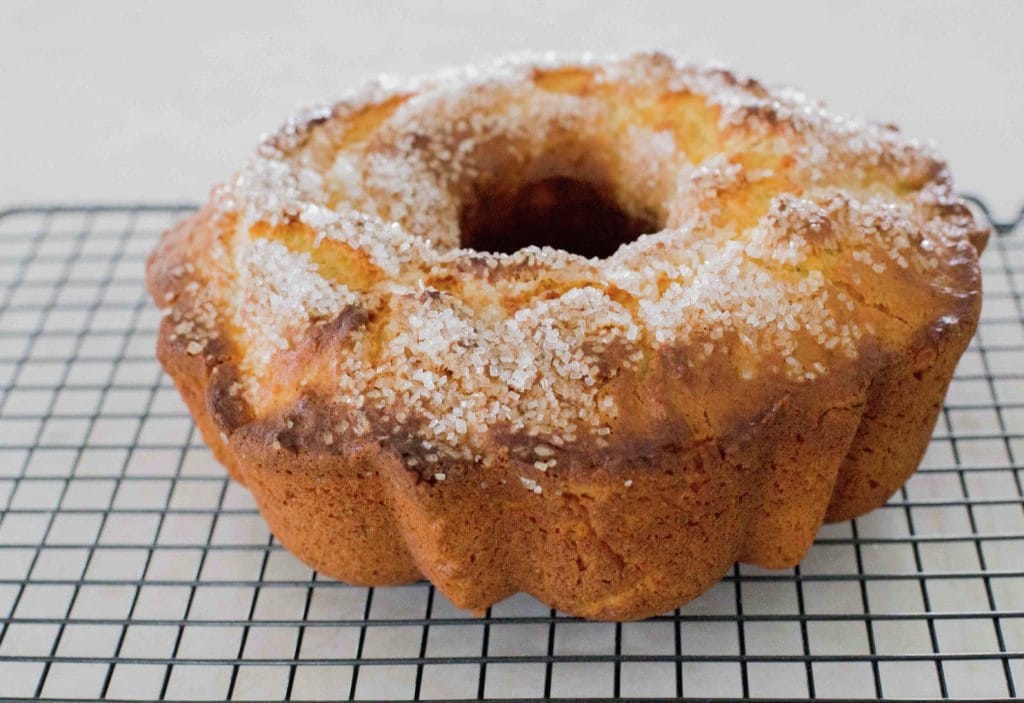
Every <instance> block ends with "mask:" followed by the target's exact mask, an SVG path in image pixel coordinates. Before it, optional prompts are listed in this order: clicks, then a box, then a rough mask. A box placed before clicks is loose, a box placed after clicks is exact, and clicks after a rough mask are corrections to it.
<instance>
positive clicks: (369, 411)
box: [175, 54, 976, 493]
mask: <svg viewBox="0 0 1024 703" xmlns="http://www.w3.org/2000/svg"><path fill="white" fill-rule="evenodd" d="M550 175H567V176H571V177H577V178H580V179H583V180H589V181H598V182H600V184H601V185H602V186H603V187H605V188H606V189H607V190H608V191H609V192H611V193H612V194H613V196H614V198H615V199H616V201H617V202H618V203H619V205H620V206H621V207H622V209H623V210H624V211H626V212H629V213H639V214H643V215H644V216H645V217H653V218H656V219H657V220H659V222H660V224H661V227H662V228H661V230H660V231H658V232H656V233H652V234H647V235H643V236H641V237H639V238H638V239H637V240H636V241H633V242H631V243H628V244H624V245H623V246H622V247H621V248H620V249H619V250H618V251H617V252H616V253H615V254H614V255H612V256H610V257H608V258H605V259H587V258H584V257H581V256H578V255H576V254H573V253H571V252H566V251H562V250H557V249H553V248H550V247H527V248H524V249H520V250H518V251H516V252H514V253H511V254H500V253H489V252H480V251H474V250H472V249H465V248H462V247H461V244H460V216H461V213H462V212H463V210H464V208H465V207H466V204H467V203H468V202H470V201H471V199H472V198H474V197H477V196H476V195H475V194H477V193H479V192H480V190H481V188H483V187H489V186H490V185H492V184H494V183H500V182H504V181H506V180H508V181H511V182H526V181H529V180H531V179H538V178H543V177H547V176H550ZM954 200H955V199H954V198H953V196H952V194H951V187H950V185H949V180H948V175H947V174H946V172H945V170H944V167H943V165H942V163H941V162H940V161H938V160H937V158H936V157H935V156H934V155H933V154H931V153H930V152H929V151H928V150H927V149H925V148H922V147H921V146H920V145H918V144H917V143H915V142H912V141H910V140H907V139H905V138H904V137H902V136H901V135H900V134H899V133H898V132H896V131H895V130H893V129H891V128H887V127H881V126H876V125H872V124H868V123H864V122H861V121H858V120H854V119H849V118H844V117H838V116H834V115H831V114H829V113H827V112H826V111H825V110H824V108H823V107H822V106H821V105H820V104H818V103H815V102H813V101H811V100H809V99H807V98H806V97H805V96H803V95H801V94H799V93H797V92H795V91H792V90H790V89H778V90H769V89H766V88H764V87H763V86H761V85H759V84H758V83H756V82H754V81H752V80H749V79H743V78H738V77H736V76H735V75H734V74H732V73H731V72H729V71H726V70H724V69H720V68H714V67H703V66H696V65H684V64H680V63H678V62H676V61H675V60H673V59H670V58H668V57H665V56H663V55H648V54H641V55H635V56H629V57H625V58H621V59H613V60H609V61H603V62H602V61H597V60H596V59H593V58H592V57H585V58H583V59H581V60H575V61H563V60H555V59H553V58H551V57H547V56H546V57H542V58H541V59H533V60H530V61H522V60H520V61H506V62H499V63H497V64H495V65H493V66H490V67H485V68H475V69H466V70H464V71H462V72H448V73H444V74H441V75H437V76H433V77H428V78H425V79H418V80H415V81H405V82H403V81H394V80H384V81H378V82H376V83H374V84H372V85H371V86H370V87H369V88H367V89H365V90H364V91H363V92H362V93H361V94H358V95H355V96H352V97H350V98H348V99H347V100H344V101H342V102H341V103H339V104H338V105H336V106H334V107H333V108H316V109H312V110H310V111H307V112H305V113H302V114H301V115H299V116H297V117H296V118H295V119H293V120H290V121H289V122H288V124H287V125H286V126H285V127H284V128H283V130H282V131H281V132H280V133H278V134H277V135H275V136H274V137H271V138H269V139H268V140H266V141H265V142H264V144H263V145H262V146H261V147H260V149H259V151H258V153H257V154H256V155H255V156H254V157H253V159H251V160H250V161H249V162H248V163H247V164H246V165H245V166H244V167H243V168H242V170H241V171H240V172H239V173H238V175H237V176H236V177H235V179H234V180H233V181H232V182H231V183H229V184H228V185H227V186H225V187H223V188H221V189H220V190H219V191H218V193H217V196H216V203H217V207H218V208H219V211H220V213H221V214H222V215H224V216H225V217H227V216H230V217H231V218H232V219H230V220H227V219H225V221H226V222H227V221H230V222H231V223H232V224H231V227H232V234H231V236H229V237H226V238H221V239H219V240H218V241H217V243H216V244H215V245H214V247H213V251H211V252H210V255H209V261H208V262H207V264H206V266H207V268H209V269H212V268H215V267H220V269H222V270H223V271H224V272H226V275H223V276H219V277H218V278H219V280H223V281H224V282H225V283H224V285H225V286H226V287H227V288H228V289H229V290H228V292H227V293H225V294H224V295H223V301H224V303H223V314H224V315H225V317H226V319H225V322H226V323H227V324H229V325H230V326H231V329H233V330H235V331H236V334H237V335H239V341H240V344H239V348H240V350H241V353H242V354H243V357H242V360H241V363H240V366H241V370H242V376H243V378H244V379H245V382H244V383H243V384H242V392H244V393H245V394H246V398H247V400H248V401H249V403H250V404H251V405H252V406H253V407H254V409H256V411H257V412H260V411H261V410H262V409H266V408H269V407H270V406H271V405H273V400H274V399H273V398H271V397H270V395H269V394H270V390H269V387H268V385H267V383H268V379H270V378H272V377H274V360H275V358H276V356H277V355H278V354H279V353H281V352H282V351H286V350H289V349H294V348H296V345H297V344H298V343H299V341H300V340H301V339H302V338H303V337H304V336H306V335H308V334H310V333H311V330H313V329H315V328H316V327H317V326H320V325H323V324H324V323H325V322H327V321H330V320H331V319H333V318H336V317H338V316H339V315H341V314H342V313H343V311H345V310H346V309H350V308H353V307H354V308H358V309H361V310H364V311H365V312H366V315H365V324H362V325H360V326H357V327H356V328H355V329H352V330H349V331H348V334H347V335H346V336H345V337H344V339H343V340H340V341H339V342H338V345H339V346H338V348H336V349H332V350H330V351H329V352H328V353H331V354H335V355H337V358H336V363H335V364H334V366H332V368H333V369H334V372H333V373H334V375H333V376H332V377H331V378H330V379H329V380H328V381H324V379H319V381H318V383H320V385H321V386H324V385H325V384H327V387H321V388H319V390H320V391H321V392H322V393H324V394H325V395H328V396H329V397H331V398H332V399H333V402H334V403H335V406H336V408H337V409H338V417H339V418H340V419H339V420H338V422H337V426H336V427H334V428H331V429H330V431H329V432H328V433H327V435H329V436H330V438H331V440H330V442H327V440H326V439H325V440H324V442H325V444H329V443H334V442H335V438H336V437H346V436H354V437H367V436H373V435H375V434H378V433H381V432H385V433H387V436H389V437H392V438H395V441H400V442H402V443H404V445H405V446H414V447H416V448H417V451H416V452H414V453H410V454H409V462H410V465H411V466H412V465H420V464H428V465H436V464H438V463H439V462H442V461H443V460H444V459H447V458H458V459H462V460H467V461H478V462H481V461H484V462H485V461H487V460H488V458H487V452H486V451H485V447H486V444H487V437H488V435H489V433H491V432H492V431H493V430H494V428H496V427H501V428H504V430H505V431H507V432H509V433H511V434H512V435H514V436H520V437H523V438H524V442H525V445H524V446H526V448H525V449H524V454H523V456H522V457H521V459H522V463H523V470H524V471H527V472H537V471H540V472H544V471H547V470H549V469H550V468H552V467H556V466H557V462H558V453H559V452H560V451H561V449H562V448H563V447H565V446H568V445H570V444H572V443H574V442H577V441H579V440H581V439H583V438H586V439H587V440H588V441H591V442H594V443H595V444H597V446H602V445H607V443H608V437H609V435H610V434H612V433H613V432H614V431H615V428H616V426H617V421H618V419H619V413H620V407H619V400H618V397H617V395H616V393H615V392H614V391H613V388H614V387H615V384H616V383H617V380H616V379H620V378H621V377H623V376H627V377H629V378H635V379H639V378H640V377H642V376H643V374H645V373H648V372H649V370H650V365H651V363H657V359H658V356H659V354H660V352H661V351H663V350H667V349H673V350H680V351H681V352H682V353H683V356H684V358H685V359H686V360H687V361H686V363H687V364H688V366H689V367H690V368H699V367H700V365H701V364H704V363H708V362H709V360H712V359H714V358H718V359H720V360H721V359H728V360H729V363H730V364H732V368H733V369H734V372H735V374H736V375H737V378H739V379H742V380H743V381H753V380H754V379H756V378H758V377H762V376H771V377H777V378H779V379H782V380H784V381H785V382H791V383H800V382H806V381H809V380H813V379H815V378H817V377H819V376H822V375H827V374H829V373H830V372H832V370H833V368H835V367H836V366H838V365H842V364H845V363H848V362H850V361H851V360H855V359H857V357H858V355H859V353H860V345H861V342H862V340H863V339H864V338H865V337H866V336H871V335H872V334H873V333H874V332H875V330H874V324H875V323H874V322H872V320H876V318H877V319H885V316H886V315H889V316H890V317H891V316H893V315H890V311H889V310H888V308H886V306H883V305H878V304H873V303H871V302H870V301H869V300H867V299H864V298H863V295H864V293H862V290H867V291H869V293H868V295H870V291H872V290H875V289H877V288H878V286H879V285H881V284H882V282H885V285H894V286H899V285H905V286H907V287H908V289H910V288H913V287H914V286H917V287H918V288H920V287H921V286H925V287H929V290H932V289H934V290H936V291H942V290H955V288H956V285H957V281H956V278H955V272H952V271H951V270H947V269H949V268H950V267H948V266H944V263H945V262H946V261H947V260H948V259H949V258H950V256H949V254H950V252H952V251H953V250H955V249H957V247H960V246H962V245H963V242H964V241H965V238H966V237H967V236H968V235H969V234H970V232H971V231H972V228H974V227H976V226H975V225H974V223H973V221H972V220H971V219H970V217H969V216H963V215H955V216H946V215H944V213H945V212H946V211H944V210H943V207H945V206H948V205H949V203H950V202H953V201H954ZM947 210H948V208H947ZM259 226H262V227H263V228H264V230H263V231H262V234H260V235H259V236H256V234H255V233H256V231H257V227H259ZM283 228H290V229H288V231H289V232H293V233H294V232H296V231H297V232H299V233H300V234H299V235H294V234H290V235H289V236H288V237H285V236H284V235H282V234H281V231H283ZM295 236H301V237H302V238H303V239H302V241H301V245H300V244H297V243H296V241H297V240H296V239H295ZM193 298H194V300H196V301H197V302H196V306H197V308H196V310H197V313H196V315H193V317H197V316H198V314H199V311H200V310H199V306H203V307H202V310H201V312H202V314H203V315H204V316H205V317H204V322H203V325H202V328H203V329H213V328H214V327H216V325H215V323H214V321H212V320H210V319H208V318H209V317H210V316H211V314H213V313H215V311H213V310H212V308H211V304H210V300H209V298H208V297H207V298H203V296H200V295H197V296H193ZM868 309H870V312H871V314H870V315H868V314H866V313H863V311H865V310H868ZM862 313H863V314H862ZM175 314H176V315H178V317H179V318H180V317H181V313H180V311H177V312H176V313H175ZM872 316H873V317H872ZM879 316H881V318H880V317H879ZM897 322H898V323H903V322H905V321H904V320H902V319H900V320H897ZM184 323H190V318H189V316H188V315H185V316H184V318H183V320H182V323H181V324H184ZM181 336H182V338H183V339H187V340H189V341H188V343H187V347H186V350H187V351H188V353H189V354H199V353H201V352H202V350H203V345H204V341H203V340H202V339H198V338H193V337H191V336H189V334H188V330H184V328H183V330H182V333H181ZM280 380H281V379H280V378H275V382H279V381H280ZM305 382H306V380H303V381H302V383H305ZM296 384H298V381H296ZM275 388H277V391H275V392H280V388H279V383H277V385H275ZM384 421H386V424H387V425H388V427H387V429H386V430H384V429H382V422H384ZM430 474H431V475H433V477H434V479H435V480H437V481H443V480H445V478H446V474H445V472H443V471H435V470H431V471H430ZM539 475H540V474H536V473H535V474H534V477H533V478H531V477H530V476H527V475H524V476H523V477H522V479H521V481H522V483H523V485H524V486H525V487H526V488H527V489H529V490H532V491H534V492H537V493H540V492H541V486H540V484H539V483H537V479H536V476H539ZM630 483H631V482H630V481H627V482H626V484H625V485H626V486H627V487H628V486H629V485H630Z"/></svg>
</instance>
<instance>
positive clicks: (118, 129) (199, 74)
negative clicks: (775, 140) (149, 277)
mask: <svg viewBox="0 0 1024 703" xmlns="http://www.w3.org/2000/svg"><path fill="white" fill-rule="evenodd" d="M639 47H659V48H664V49H668V50H671V51H674V52H677V53H682V54H686V55H688V56H691V57H694V58H700V59H718V60H721V61H724V62H726V63H728V64H730V65H732V66H733V67H734V68H736V69H739V70H741V71H744V72H747V73H751V74H753V75H755V76H756V77H758V78H761V79H763V80H765V81H766V82H770V83H790V84H794V85H797V86H799V87H801V88H803V89H804V90H806V91H807V92H808V93H810V94H812V95H814V96H816V97H820V98H823V99H825V100H826V101H827V102H828V103H830V104H831V105H832V106H833V107H834V108H836V109H837V110H842V111H847V112H856V113H859V114H862V115H865V116H867V117H870V118H873V119H877V120H881V121H888V122H894V123H896V124H899V125H901V126H902V127H903V129H904V131H906V132H907V133H908V134H910V135H912V136H914V137H919V138H922V139H931V140H934V141H935V142H936V144H937V145H938V147H939V149H940V151H941V152H942V153H943V154H944V155H945V156H946V157H947V158H948V159H949V161H950V162H951V164H952V167H953V173H954V175H955V177H956V179H957V185H958V187H959V188H960V189H961V190H964V191H969V192H973V193H978V194H980V195H982V196H984V197H985V198H986V199H988V200H989V201H990V202H991V203H992V204H993V205H994V206H995V209H996V210H997V212H998V213H999V214H1002V215H1003V216H1007V215H1009V214H1010V213H1011V212H1014V211H1015V210H1016V208H1017V207H1018V206H1019V205H1020V204H1021V203H1022V202H1024V179H1021V177H1020V169H1019V165H1020V164H1021V163H1024V134H1022V132H1024V3H1020V2H957V3H954V2H870V3H852V2H815V3H806V4H805V3H795V2H779V1H775V2H758V3H749V4H748V3H738V2H708V3H705V4H703V5H700V6H691V5H690V4H684V3H680V2H664V3H651V4H643V3H633V2H628V1H627V0H614V1H612V2H594V3H584V2H562V3H555V2H523V1H521V0H504V1H503V2H501V3H487V2H480V1H479V0H477V1H462V0H460V1H458V2H444V3H439V2H419V3H415V4H412V3H410V4H408V5H407V6H392V5H389V4H385V3H383V2H365V3H348V2H335V3H325V2H316V3H287V4H284V3H281V4H276V5H270V4H264V3H254V2H248V3H241V2H234V3H212V2H173V3H171V2H168V3H163V4H161V5H159V6H157V5H155V4H151V3H137V2H108V3H102V4H100V3H84V2H45V3H44V2H23V1H20V0H19V1H15V2H5V3H4V4H3V5H2V7H0V120H2V122H0V159H2V160H0V207H2V206H4V205H10V204H14V203H32V202H43V201H72V202H83V201H92V200H105V201H131V200H140V199H142V200H157V201H166V200H188V201H198V200H201V199H203V198H204V197H205V195H206V193H207V191H208V188H209V187H210V185H212V184H213V183H215V182H217V181H220V180H224V179H226V178H227V177H228V176H229V175H230V174H231V172H232V171H233V170H234V169H235V167H236V166H237V164H238V163H239V162H240V161H241V159H242V158H244V156H245V155H246V154H247V153H248V152H249V151H250V150H251V149H252V147H253V145H254V144H255V143H256V141H257V138H258V136H259V135H260V133H262V132H266V131H270V130H272V129H274V128H276V127H277V126H278V125H279V124H280V122H281V121H282V119H283V118H284V116H285V115H287V114H288V113H289V112H290V111H291V110H292V109H293V108H294V107H295V106H297V105H299V104H303V103H310V102H323V101H329V100H331V99H332V98H333V97H335V96H337V95H339V94H340V93H341V92H343V91H344V90H346V89H347V88H350V87H352V86H353V85H355V84H357V83H358V82H359V81H361V80H362V79H364V78H366V77H368V76H372V75H374V74H377V73H381V72H391V73H399V74H411V73H419V72H422V71H426V70H430V69H434V68H437V67H441V66H445V65H451V64H461V63H466V62H472V61H477V60H480V59H482V58H486V57H489V56H494V55H497V54H501V53H505V52H509V51H522V50H547V49H555V50H573V51H579V50H591V51H595V52H604V51H621V50H626V49H631V48H639Z"/></svg>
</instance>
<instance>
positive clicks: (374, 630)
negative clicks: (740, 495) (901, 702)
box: [0, 201, 1024, 700]
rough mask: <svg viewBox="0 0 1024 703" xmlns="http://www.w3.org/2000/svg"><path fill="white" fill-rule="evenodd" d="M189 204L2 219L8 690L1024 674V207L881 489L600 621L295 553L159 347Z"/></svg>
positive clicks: (858, 694) (555, 686)
mask: <svg viewBox="0 0 1024 703" xmlns="http://www.w3.org/2000/svg"><path fill="white" fill-rule="evenodd" d="M976 204H978V205H979V206H982V205H981V203H980V202H978V201H976ZM982 207H983V206H982ZM190 209H191V207H190V206H184V205H183V206H152V205H148V206H147V205H129V206H116V207H114V206H108V207H41V208H20V209H15V210H8V211H6V212H4V213H2V214H0V285H2V287H3V290H2V293H0V388H2V396H0V697H9V698H36V699H39V698H41V699H78V700H82V699H103V698H106V699H137V700H154V699H161V700H163V699H166V700H224V699H253V698H259V699H291V700H306V699H343V700H347V699H386V700H417V699H478V698H487V699H514V700H523V699H541V698H567V699H575V700H592V699H595V698H610V697H616V698H632V699H635V698H653V699H666V700H668V699H675V698H679V697H687V698H705V699H740V698H745V697H768V698H783V699H801V698H816V699H819V700H825V699H836V700H843V699H853V698H890V699H921V698H942V697H949V698H965V697H989V698H1012V697H1014V696H1017V695H1020V694H1021V692H1022V691H1024V302H1022V300H1024V236H1022V231H1021V230H1024V226H1022V225H1021V223H1020V219H1019V218H1018V221H1017V222H1014V223H1009V222H1006V223H996V225H997V229H998V230H999V231H1000V232H1001V234H1002V236H1000V237H997V238H995V239H994V240H993V242H992V244H991V245H990V247H989V249H988V251H987V252H986V253H985V255H984V257H983V267H984V275H985V288H986V291H985V303H984V312H983V316H982V323H981V326H980V329H979V331H978V335H977V337H976V339H975V340H974V342H973V343H972V345H971V347H970V349H969V350H968V352H967V353H966V354H965V356H964V358H963V361H962V362H961V363H960V366H959V367H958V370H957V373H956V377H955V379H954V380H953V383H952V386H951V389H950V393H949V397H948V398H947V404H946V407H945V410H944V412H943V415H942V417H941V419H940V421H939V424H938V427H937V428H936V431H935V436H934V439H933V441H932V443H931V446H930V449H929V451H928V454H927V456H926V457H925V459H924V462H923V465H922V467H921V470H920V471H919V472H918V473H917V474H916V475H915V476H914V477H913V478H912V479H911V480H910V481H909V482H908V483H907V485H906V486H905V487H904V488H903V489H902V490H901V491H900V492H899V493H898V494H897V495H896V496H894V497H893V499H892V500H890V501H889V503H888V504H887V505H886V506H885V507H883V508H880V509H878V510H876V511H874V512H872V513H871V514H869V515H867V516H864V517H862V518H859V519H857V520H854V521H851V522H845V523H841V524H836V525H830V526H827V527H826V528H824V529H823V531H822V533H821V535H820V537H819V539H818V541H817V542H816V544H815V546H814V547H813V548H812V550H811V551H810V553H809V554H808V556H807V558H806V559H805V560H804V561H803V562H802V563H801V565H800V566H799V567H798V568H794V569H791V570H787V571H779V572H771V571H763V570H759V569H755V568H749V567H745V566H738V567H736V568H734V569H733V571H732V573H731V574H730V575H729V576H728V577H726V578H725V579H724V580H723V581H722V582H721V583H720V584H719V585H717V586H716V587H714V588H713V589H711V590H710V591H709V592H708V593H707V594H705V595H704V596H702V597H701V598H699V599H698V600H696V601H694V602H692V603H690V604H688V605H687V606H686V607H684V608H682V609H679V610H677V611H675V612H674V613H669V614H666V615H664V616H662V617H657V618H653V619H651V620H648V621H645V622H639V623H626V624H611V623H588V622H583V621H579V620H577V619H574V618H571V617H567V616H564V615H562V614H559V613H556V612H553V611H552V610H550V609H548V608H546V607H544V606H543V605H541V604H539V603H537V602H536V601H534V600H533V599H531V598H529V597H526V596H522V595H520V596H516V597H514V598H511V599H509V600H507V601H505V602H502V603H500V604H498V605H496V606H494V607H493V608H491V609H490V610H489V611H488V612H487V614H486V616H485V617H482V618H480V617H473V616H471V615H469V614H467V613H464V612H460V611H458V610H457V609H455V608H454V607H452V605H451V604H450V603H449V602H448V601H447V600H446V599H445V598H444V596H442V595H441V594H440V593H437V592H435V591H434V589H433V588H432V587H430V586H429V585H428V584H422V583H421V584H415V585H411V586H406V587H402V588H384V589H372V588H371V589H367V588H357V587H352V586H347V585H344V584H340V583H337V582H334V581H330V580H325V579H321V578H320V577H318V575H317V574H315V573H313V572H312V571H311V570H310V569H308V568H307V567H305V566H303V565H302V564H300V563H299V562H298V561H296V560H295V559H294V558H293V557H291V556H290V555H289V554H288V553H287V552H286V551H284V550H283V549H282V548H281V547H280V545H279V544H277V543H276V542H275V541H274V540H273V538H272V537H271V536H270V534H269V533H268V532H267V529H266V527H265V525H264V523H263V521H262V520H261V519H260V517H259V515H258V513H257V511H256V509H255V507H254V505H253V502H252V500H251V498H250V497H249V495H248V493H247V492H246V491H245V490H244V489H243V488H241V487H240V486H238V485H237V484H234V483H232V482H230V481H229V480H228V479H227V475H226V473H225V472H224V471H223V470H222V469H221V468H220V467H219V466H217V465H216V463H215V462H214V461H213V460H212V458H211V456H210V453H209V451H208V450H207V448H206V447H205V446H204V445H203V443H202V441H201V440H200V438H199V436H198V434H197V433H196V431H195V428H194V427H193V425H192V422H191V420H190V418H189V415H188V413H187V412H186V410H185V408H184V407H183V406H182V404H181V402H180V401H179V399H178V396H177V393H176V392H175V390H174V388H173V387H172V386H171V384H170V383H169V381H168V379H167V377H166V376H164V375H163V374H162V373H161V372H160V369H159V367H158V365H157V363H156V361H155V360H154V358H153V348H154V343H155V336H156V329H157V323H158V321H159V313H158V312H157V311H156V310H155V309H154V308H153V307H152V306H151V305H150V304H149V303H148V301H147V298H146V295H145V292H144V290H143V280H142V277H143V263H144V259H145V256H146V253H147V252H148V251H149V249H150V248H151V246H152V245H153V243H154V241H155V240H156V238H157V236H158V235H159V233H160V232H161V231H162V230H163V229H165V228H166V227H167V226H168V225H170V224H171V223H172V222H173V221H175V220H176V219H178V218H179V217H181V216H183V215H184V214H186V213H187V212H188V211H189V210H190ZM986 213H987V211H986Z"/></svg>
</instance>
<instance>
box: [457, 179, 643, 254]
mask: <svg viewBox="0 0 1024 703" xmlns="http://www.w3.org/2000/svg"><path fill="white" fill-rule="evenodd" d="M459 226H460V231H461V234H462V246H463V247H468V248H472V249H476V250H477V251H489V252H501V253H505V254H511V253H513V252H515V251H517V250H519V249H522V248H523V247H528V246H531V245H533V246H538V247H542V246H549V247H554V248H555V249H563V250H565V251H569V252H572V253H574V254H580V255H582V256H587V257H599V258H603V257H607V256H611V255H612V254H614V253H615V251H616V250H617V249H618V248H619V247H620V246H621V245H623V244H625V243H627V242H631V241H633V240H634V239H636V238H637V237H639V236H640V235H641V234H648V233H651V232H657V231H658V230H660V229H661V227H660V226H659V224H658V222H656V221H655V220H654V219H653V218H644V217H637V216H635V215H631V214H629V213H627V212H626V211H625V210H623V209H622V208H621V207H620V206H619V204H618V203H616V202H615V200H614V199H613V198H612V197H611V196H610V195H609V194H608V193H606V192H604V191H603V190H602V189H601V188H600V187H599V186H596V185H594V184H592V183H588V182H586V181H582V180H578V179H575V178H568V177H564V176H554V177H551V178H545V179H544V180H539V181H534V182H532V183H527V184H525V185H523V186H520V187H519V188H518V189H505V190H494V191H491V192H485V193H482V194H481V195H480V197H479V198H478V199H477V200H476V202H475V203H473V204H472V205H468V206H466V207H465V208H463V211H462V214H461V217H460V222H459Z"/></svg>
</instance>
